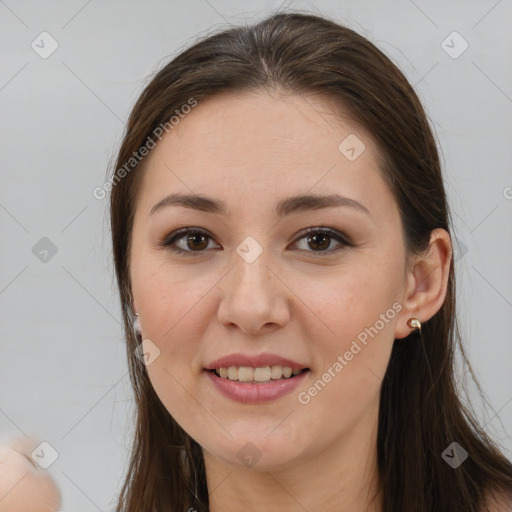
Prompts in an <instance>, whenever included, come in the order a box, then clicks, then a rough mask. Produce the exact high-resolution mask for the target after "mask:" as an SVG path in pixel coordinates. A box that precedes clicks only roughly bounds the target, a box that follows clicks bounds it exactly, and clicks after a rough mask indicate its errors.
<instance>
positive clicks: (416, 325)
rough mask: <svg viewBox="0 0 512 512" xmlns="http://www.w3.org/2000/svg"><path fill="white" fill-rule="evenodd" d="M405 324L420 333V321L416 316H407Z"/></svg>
mask: <svg viewBox="0 0 512 512" xmlns="http://www.w3.org/2000/svg"><path fill="white" fill-rule="evenodd" d="M407 325H408V326H409V327H410V328H411V329H418V331H419V332H420V334H421V322H420V321H419V320H418V319H417V318H409V320H407Z"/></svg>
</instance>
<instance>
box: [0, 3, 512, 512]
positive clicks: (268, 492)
mask: <svg viewBox="0 0 512 512" xmlns="http://www.w3.org/2000/svg"><path fill="white" fill-rule="evenodd" d="M104 190H111V227H112V240H113V251H114V263H115V269H116V274H117V279H118V285H119V289H120V294H121V302H122V308H123V315H124V324H125V330H126V341H127V349H128V360H129V366H130V375H131V379H132V384H133V387H134V391H135V399H136V418H135V420H136V432H135V439H134V444H133V449H132V454H131V464H130V468H129V471H128V474H127V475H126V479H125V482H124V486H123V489H122V491H121V495H120V497H119V502H118V505H117V512H121V511H123V512H141V511H148V512H150V511H161V512H164V511H180V512H181V511H184V510H189V511H190V512H191V511H193V510H196V511H206V510H210V511H212V512H217V511H220V510H223V511H226V510H227V511H230V510H248V511H257V510H263V509H265V510H285V511H286V510H308V511H310V512H313V511H317V510H322V511H330V510H333V511H334V510H336V511H338V510H346V511H367V512H369V511H372V512H377V511H378V512H384V511H385V512H399V511H404V512H405V511H407V512H411V511H413V512H433V511H436V512H438V511H451V512H458V511H460V512H462V511H464V512H482V511H486V510H487V511H492V512H508V511H511V510H512V466H511V464H510V462H509V461H508V460H507V459H506V457H505V456H504V455H503V454H502V453H501V452H500V451H499V449H498V447H497V446H496V445H495V444H493V442H492V441H491V440H490V439H489V438H488V437H487V436H486V434H485V432H484V431H483V430H482V429H481V428H480V427H479V426H478V425H477V422H476V420H475V419H474V418H473V417H472V416H471V414H470V413H469V412H468V410H467V409H466V408H465V407H464V405H463V403H462V400H461V397H460V396H459V393H458V390H457V388H456V385H455V376H454V351H455V348H456V345H458V346H459V348H460V349H461V353H462V356H463V359H464V361H465V362H467V361H466V359H465V355H464V349H463V346H462V345H460V340H459V335H458V330H457V322H456V316H455V311H456V308H455V274H454V260H453V256H452V246H451V238H450V232H451V222H450V215H449V209H448V206H447V202H446V196H445V191H444V187H443V178H442V174H441V169H440V163H439V158H438V152H437V147H436V144H435V141H434V138H433V136H432V132H431V130H430V127H429V124H428V120H427V118H426V115H425V112H424V110H423V108H422V106H421V104H420V102H419V100H418V97H417V96H416V94H415V92H414V91H413V89H412V88H411V86H410V85H409V83H408V82H407V80H406V79H405V78H404V76H403V74H402V73H401V72H400V71H399V70H398V69H397V68H396V66H394V65H393V64H392V63H391V62H390V60H389V59H388V58H386V57H385V56H384V55H383V54H382V53H381V52H380V51H379V50H378V49H377V48H376V47H375V46H374V45H373V44H371V43H370V42H369V41H368V40H366V39H365V38H363V37H362V36H360V35H358V34H357V33H355V32H353V31H352V30H350V29H348V28H345V27H342V26H340V25H338V24H336V23H334V22H332V21H330V20H327V19H323V18H321V17H317V16H311V15H302V14H293V13H289V14H286V13H281V14H276V15H273V16H270V17H269V18H268V19H265V20H263V21H262V22H260V23H257V24H255V25H253V26H250V27H240V28H232V29H230V30H226V31H224V32H221V33H217V34H215V35H213V36H210V37H207V38H205V39H204V40H202V41H200V42H198V43H197V44H195V45H193V46H192V47H191V48H189V49H187V50H185V51H184V52H182V53H181V54H180V55H178V56H177V57H176V58H175V59H173V60H172V62H170V63H169V64H168V65H167V66H165V67H164V68H163V69H162V70H161V71H160V72H159V73H158V74H157V75H156V76H155V78H154V79H153V80H152V81H151V83H149V85H148V86H147V87H146V89H145V90H144V92H143V93H142V95H141V97H140V98H139V100H138V101H137V104H136V105H135V107H134V109H133V112H132V113H131V116H130V119H129V122H128V127H127V132H126V134H125V137H124V140H123V143H122V146H121V149H120V152H119V155H118V158H117V163H116V167H115V170H114V173H113V175H112V177H111V179H110V181H109V183H107V185H106V186H105V187H104ZM104 190H99V191H96V192H97V193H98V194H100V195H101V194H102V193H104ZM7 455H8V457H7ZM3 457H4V460H3V462H4V464H0V471H1V472H3V475H8V474H10V475H13V474H14V473H13V472H12V471H13V470H12V468H13V467H14V466H15V465H16V464H17V465H18V466H19V467H18V469H20V470H23V471H26V472H28V467H21V466H22V465H25V466H27V465H28V462H29V461H28V460H27V458H23V457H18V456H17V454H16V452H15V451H8V450H7V451H5V452H4V456H3ZM10 461H11V462H10ZM0 462H2V461H0ZM9 464H10V467H11V470H10V472H9V471H8V470H9V467H8V466H9ZM0 476H1V475H0ZM37 477H38V479H39V480H37V481H36V480H34V481H33V482H34V483H33V487H34V489H35V488H36V484H38V485H39V484H40V482H41V481H42V480H41V479H42V478H44V477H43V475H37ZM0 480H1V481H2V482H4V483H5V482H7V479H6V478H3V479H2V478H0ZM26 481H27V482H28V480H26ZM30 482H32V480H31V481H30ZM44 484H45V486H44V492H45V493H47V495H45V500H46V501H45V502H46V503H47V505H48V507H49V508H47V509H48V510H54V509H55V507H56V506H58V505H57V502H58V500H59V495H58V490H56V489H54V488H53V487H52V486H51V484H50V482H48V481H47V480H45V481H44ZM11 487H12V485H11V486H6V487H5V489H4V491H5V492H9V493H10V494H9V499H10V501H9V503H7V501H4V503H3V505H4V508H5V507H7V505H9V510H10V511H14V510H25V509H24V508H18V509H17V508H15V506H16V503H15V502H16V493H18V494H20V491H19V489H21V487H18V488H16V489H11ZM1 490H2V488H1V487H0V491H1ZM5 492H4V493H3V494H5ZM36 492H40V493H41V496H42V493H43V490H39V488H37V489H36ZM23 493H25V496H26V495H27V493H28V490H27V489H23ZM3 494H2V495H3ZM21 498H22V496H21V497H20V500H21ZM25 501H26V500H25ZM21 502H22V501H19V503H21ZM1 505H2V503H1V502H0V506H1ZM22 506H25V507H30V504H29V505H27V504H25V505H20V507H22ZM26 509H27V510H30V508H26ZM2 510H3V509H2ZM6 510H7V509H6ZM45 510H46V509H45Z"/></svg>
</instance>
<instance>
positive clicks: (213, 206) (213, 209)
mask: <svg viewBox="0 0 512 512" xmlns="http://www.w3.org/2000/svg"><path fill="white" fill-rule="evenodd" d="M169 206H182V207H184V208H190V209H193V210H199V211H202V212H206V213H214V214H218V215H227V214H228V208H227V206H226V203H225V202H224V201H222V200H219V199H213V198H211V197H206V196H203V195H200V194H170V195H168V196H166V197H164V198H163V199H162V200H161V201H159V202H158V203H156V204H155V205H154V206H153V208H151V211H150V212H149V215H150V216H151V215H153V214H154V213H156V212H157V211H159V210H161V209H163V208H166V207H169ZM333 207H349V208H353V209H354V210H357V211H359V212H361V213H364V214H366V215H368V216H369V217H371V218H372V219H373V217H372V215H371V213H370V211H369V210H368V208H366V206H364V205H363V204H361V203H359V202H357V201H356V200H355V199H350V198H349V197H345V196H341V195H339V194H328V195H298V196H293V197H288V198H286V199H283V200H281V201H279V202H278V203H277V204H276V206H275V209H274V212H275V214H276V215H277V217H280V218H283V217H286V216H288V215H291V214H294V213H299V212H305V211H311V210H320V209H323V208H333Z"/></svg>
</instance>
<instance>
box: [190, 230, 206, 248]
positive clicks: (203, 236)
mask: <svg viewBox="0 0 512 512" xmlns="http://www.w3.org/2000/svg"><path fill="white" fill-rule="evenodd" d="M198 237H200V238H202V239H203V242H204V240H205V239H206V236H205V235H203V234H200V233H199V234H194V235H189V236H188V237H187V242H190V241H191V240H193V241H194V242H196V241H197V238H198ZM207 246H208V243H206V245H205V246H204V247H197V246H196V249H204V248H206V247H207Z"/></svg>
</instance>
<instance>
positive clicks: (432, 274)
mask: <svg viewBox="0 0 512 512" xmlns="http://www.w3.org/2000/svg"><path fill="white" fill-rule="evenodd" d="M451 260H452V243H451V238H450V235H449V233H448V232H447V231H446V230H444V229H441V228H437V229H434V230H432V232H431V234H430V242H429V246H428V248H427V249H426V251H425V252H424V253H423V254H422V255H419V256H415V257H414V260H413V264H412V267H411V269H410V270H409V271H408V273H407V287H406V290H405V292H404V296H403V300H402V310H401V311H400V316H399V317H398V319H397V322H396V327H395V339H402V338H405V337H406V336H408V335H409V334H410V333H411V332H412V330H413V329H412V328H411V327H409V326H408V325H407V321H408V320H409V319H410V318H417V319H418V320H419V321H420V322H421V323H424V322H426V321H427V320H429V319H430V318H432V317H433V316H434V315H435V314H436V313H437V312H438V311H439V310H440V309H441V306H442V305H443V302H444V299H445V297H446V290H447V286H448V276H449V273H450V265H451Z"/></svg>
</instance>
